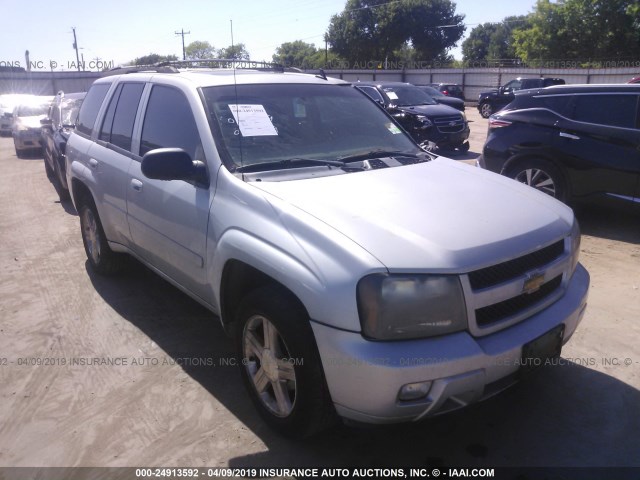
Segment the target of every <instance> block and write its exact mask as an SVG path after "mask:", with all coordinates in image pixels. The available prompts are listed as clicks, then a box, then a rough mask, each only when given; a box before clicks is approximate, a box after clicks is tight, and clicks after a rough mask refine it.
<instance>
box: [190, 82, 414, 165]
mask: <svg viewBox="0 0 640 480" xmlns="http://www.w3.org/2000/svg"><path fill="white" fill-rule="evenodd" d="M202 90H203V93H204V98H205V102H206V104H207V109H208V111H209V113H210V115H211V117H212V120H213V119H215V121H214V122H213V125H212V127H213V128H212V130H213V135H214V137H216V138H217V139H219V141H218V142H217V143H218V144H219V145H222V148H221V154H222V155H223V160H225V163H226V164H227V167H229V168H230V169H232V170H235V169H236V168H237V167H245V168H246V167H247V166H249V165H257V164H261V163H271V162H278V161H283V160H284V161H289V160H300V159H307V160H336V159H340V158H347V157H350V156H353V155H358V154H362V153H363V152H372V151H376V150H381V151H396V152H405V153H408V154H416V153H419V152H421V150H420V149H419V148H418V146H417V145H416V144H415V143H413V141H412V140H411V139H410V138H409V137H408V136H407V135H406V134H404V132H403V131H402V130H401V129H400V128H399V127H398V126H397V125H396V124H395V123H394V122H393V121H392V120H391V119H390V118H389V117H388V116H387V115H386V114H385V113H384V111H383V110H381V109H380V108H379V107H378V106H377V105H376V104H375V103H374V102H372V101H370V100H369V99H367V97H366V96H364V95H362V94H361V93H360V92H358V91H357V90H355V89H353V88H351V87H349V86H344V87H342V86H336V85H304V84H299V85H295V84H293V85H292V84H272V85H264V84H262V85H246V84H245V85H237V86H233V85H228V86H215V87H206V88H203V89H202ZM291 164H293V162H292V163H291ZM283 168H284V167H283Z"/></svg>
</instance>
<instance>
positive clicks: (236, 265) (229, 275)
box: [220, 260, 306, 330]
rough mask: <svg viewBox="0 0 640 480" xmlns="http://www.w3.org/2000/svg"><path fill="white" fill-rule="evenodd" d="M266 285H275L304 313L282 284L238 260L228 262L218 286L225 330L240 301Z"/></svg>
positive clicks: (299, 302)
mask: <svg viewBox="0 0 640 480" xmlns="http://www.w3.org/2000/svg"><path fill="white" fill-rule="evenodd" d="M266 285H276V286H278V287H279V288H281V289H282V291H283V292H285V293H286V294H287V295H288V296H290V297H291V300H292V301H295V302H297V303H298V304H300V306H301V307H302V308H303V310H304V311H305V312H306V309H305V308H304V305H303V304H302V302H301V301H300V299H298V297H297V296H296V295H295V294H294V293H293V292H292V291H291V290H289V289H288V288H287V287H285V286H284V285H283V284H282V283H280V282H278V281H277V280H275V279H274V278H272V277H270V276H269V275H267V274H265V273H264V272H261V271H260V270H258V269H256V268H254V267H252V266H251V265H248V264H246V263H244V262H241V261H239V260H229V261H228V262H227V263H226V265H225V266H224V270H223V271H222V279H221V285H220V314H221V318H222V323H223V325H224V327H225V329H226V330H229V328H228V327H229V326H230V325H231V323H232V322H233V321H234V320H235V317H236V312H237V311H238V308H239V307H240V303H241V301H242V299H243V298H244V297H245V296H246V295H247V294H248V293H249V292H251V291H253V290H256V289H258V288H260V287H264V286H266Z"/></svg>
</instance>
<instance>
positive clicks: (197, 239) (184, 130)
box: [126, 85, 213, 300]
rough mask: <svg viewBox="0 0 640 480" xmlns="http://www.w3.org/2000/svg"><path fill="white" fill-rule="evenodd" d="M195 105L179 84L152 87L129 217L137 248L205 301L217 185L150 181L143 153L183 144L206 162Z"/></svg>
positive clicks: (131, 177)
mask: <svg viewBox="0 0 640 480" xmlns="http://www.w3.org/2000/svg"><path fill="white" fill-rule="evenodd" d="M192 108H193V107H192V105H190V103H189V101H188V99H187V97H186V96H185V94H184V93H183V92H182V91H181V90H180V89H178V88H177V87H173V86H166V85H153V86H152V87H151V90H150V93H149V97H148V101H147V104H146V106H145V107H144V113H143V120H142V125H141V128H140V142H139V143H140V145H139V153H140V156H137V157H136V159H135V160H134V161H133V162H132V163H131V165H130V169H129V175H128V177H129V178H128V182H127V187H126V188H127V195H126V196H127V214H128V217H127V218H128V222H129V228H130V230H131V236H132V239H133V242H134V245H133V249H134V250H135V251H136V253H137V254H138V255H140V256H141V257H142V258H143V259H145V260H147V261H148V262H149V263H150V264H151V265H153V266H154V267H156V268H157V269H158V270H160V271H161V272H163V273H164V274H166V275H167V276H169V277H170V278H172V279H173V280H174V281H175V282H177V283H178V284H180V285H182V286H183V287H185V288H187V289H188V290H190V291H191V292H193V293H195V294H196V295H199V296H200V297H202V298H203V299H205V300H206V299H207V293H206V292H207V291H208V290H207V288H206V278H205V268H204V264H205V252H206V237H207V225H208V219H209V206H210V204H211V200H212V198H213V188H211V187H209V186H198V185H195V184H194V183H189V182H186V181H183V180H171V181H164V180H151V179H149V178H147V177H145V176H144V175H143V174H142V171H141V160H142V158H141V157H142V156H144V154H145V153H147V152H149V151H150V150H153V149H156V148H165V147H167V148H168V147H171V148H182V149H184V150H185V151H186V152H187V153H189V155H190V156H191V158H192V159H193V160H201V161H203V162H205V163H206V161H205V157H204V152H203V148H202V142H201V140H200V139H201V136H200V132H199V131H198V128H197V125H196V122H195V119H194V115H193V111H192ZM203 133H206V132H203Z"/></svg>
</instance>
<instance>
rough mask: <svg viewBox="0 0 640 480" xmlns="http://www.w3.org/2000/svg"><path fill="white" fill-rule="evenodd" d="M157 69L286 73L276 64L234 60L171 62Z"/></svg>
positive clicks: (159, 65) (213, 59) (158, 64)
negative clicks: (206, 69)
mask: <svg viewBox="0 0 640 480" xmlns="http://www.w3.org/2000/svg"><path fill="white" fill-rule="evenodd" d="M155 66H156V67H175V68H229V69H231V68H236V69H250V70H265V71H266V70H274V71H277V72H284V71H285V68H284V66H282V65H280V64H279V63H274V62H264V61H257V60H248V59H247V60H238V59H233V58H203V59H200V60H171V61H167V62H160V63H157V64H156V65H155Z"/></svg>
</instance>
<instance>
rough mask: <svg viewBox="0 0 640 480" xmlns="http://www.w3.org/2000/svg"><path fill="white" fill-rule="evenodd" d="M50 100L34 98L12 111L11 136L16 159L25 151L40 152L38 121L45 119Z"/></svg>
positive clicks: (23, 102) (21, 103) (50, 98)
mask: <svg viewBox="0 0 640 480" xmlns="http://www.w3.org/2000/svg"><path fill="white" fill-rule="evenodd" d="M51 100H52V97H34V98H32V99H29V100H28V101H26V102H25V101H21V102H20V103H19V104H18V105H17V106H16V107H15V108H14V109H13V116H12V124H11V135H12V136H13V144H14V146H15V148H16V155H17V156H18V158H22V156H23V155H24V154H25V152H27V151H34V152H35V151H41V150H42V144H41V143H40V142H41V129H42V125H41V124H40V120H42V119H44V118H46V117H47V113H48V111H49V106H50V104H51Z"/></svg>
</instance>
